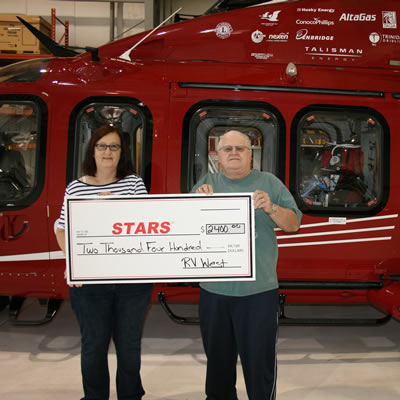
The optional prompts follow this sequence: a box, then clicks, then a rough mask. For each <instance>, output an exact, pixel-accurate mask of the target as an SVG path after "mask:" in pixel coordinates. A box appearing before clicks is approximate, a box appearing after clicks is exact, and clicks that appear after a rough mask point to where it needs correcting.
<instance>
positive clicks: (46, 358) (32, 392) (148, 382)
mask: <svg viewBox="0 0 400 400" xmlns="http://www.w3.org/2000/svg"><path fill="white" fill-rule="evenodd" d="M173 309H174V311H175V312H176V313H177V314H179V315H186V316H194V315H195V314H196V312H197V307H196V305H175V306H173ZM309 310H310V309H309V308H307V307H299V306H297V307H292V308H291V309H290V313H291V314H292V315H293V314H296V315H297V316H301V315H303V316H304V314H305V313H307V312H309ZM7 311H8V310H7V309H6V310H3V311H2V312H0V366H1V377H0V382H1V383H0V398H1V399H3V400H39V399H40V400H49V399H52V400H72V399H76V400H78V399H80V397H81V395H82V392H81V381H80V379H81V378H80V361H79V352H80V337H79V332H78V327H77V324H76V322H75V319H74V316H73V314H72V311H71V308H70V304H69V302H68V301H66V302H64V304H63V305H62V306H61V309H60V311H59V313H58V315H57V316H56V317H55V319H54V320H53V321H52V322H51V323H49V324H46V325H42V326H31V327H27V326H15V325H12V324H10V323H9V322H8V315H7ZM343 311H345V312H346V315H345V316H346V317H351V316H357V317H360V316H361V317H364V318H366V317H371V316H372V317H374V318H375V317H379V316H380V314H377V312H376V311H374V310H371V309H370V308H365V307H349V308H346V309H345V310H343V309H340V310H339V309H338V308H336V307H316V308H313V311H312V312H313V317H318V315H320V316H327V314H329V315H334V314H336V316H339V313H342V315H341V316H343ZM38 313H43V309H42V308H41V306H40V305H39V303H38V302H37V301H33V300H32V301H26V303H25V304H24V308H23V310H22V312H21V317H22V318H23V319H28V318H33V316H35V315H37V314H38ZM279 336H280V338H279V343H278V361H279V367H278V368H279V372H278V399H279V400H299V399H302V400H321V399H323V400H345V399H346V400H347V399H351V400H358V399H360V400H361V399H363V400H364V399H380V400H395V399H396V400H398V399H399V398H400V324H399V323H398V322H396V321H393V320H392V321H390V322H389V323H387V324H386V325H382V326H377V327H293V326H281V327H280V335H279ZM142 353H143V355H142V378H143V384H144V387H145V390H146V396H145V397H144V399H146V400H161V399H162V400H200V399H204V394H203V388H204V376H205V356H204V353H203V348H202V344H201V338H200V333H199V328H198V326H196V325H191V326H183V325H179V324H176V323H174V322H172V321H171V320H170V319H169V318H168V317H167V315H166V314H165V313H164V311H163V310H162V309H161V307H160V306H159V305H153V306H152V307H151V309H150V311H149V313H148V316H147V321H146V326H145V330H144V336H143V343H142ZM109 360H110V370H111V373H112V375H113V376H114V375H115V352H114V349H113V348H111V349H110V356H109ZM238 392H239V399H240V400H245V399H247V396H246V392H245V388H244V383H243V378H242V375H241V372H240V373H239V380H238ZM110 399H111V400H115V399H116V395H115V386H114V385H113V386H112V389H111V397H110Z"/></svg>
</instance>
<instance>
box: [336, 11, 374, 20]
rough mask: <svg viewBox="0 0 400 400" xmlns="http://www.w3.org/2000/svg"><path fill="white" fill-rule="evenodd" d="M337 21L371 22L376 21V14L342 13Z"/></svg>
mask: <svg viewBox="0 0 400 400" xmlns="http://www.w3.org/2000/svg"><path fill="white" fill-rule="evenodd" d="M339 21H346V22H352V21H354V22H373V21H376V14H366V13H360V14H350V13H343V14H342V15H341V16H340V18H339Z"/></svg>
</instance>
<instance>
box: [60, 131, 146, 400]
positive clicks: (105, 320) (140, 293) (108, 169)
mask: <svg viewBox="0 0 400 400" xmlns="http://www.w3.org/2000/svg"><path fill="white" fill-rule="evenodd" d="M83 172H84V173H85V176H83V177H82V178H80V179H78V180H75V181H73V182H71V183H70V184H69V185H68V186H67V188H66V190H65V195H74V196H80V195H81V196H82V195H93V194H97V195H109V194H115V195H119V196H120V195H136V194H147V190H146V188H145V186H144V183H143V181H142V179H141V178H140V177H138V176H136V175H133V174H131V172H130V170H129V162H128V154H127V149H126V146H125V143H124V139H123V136H122V135H121V133H120V132H119V131H118V130H117V129H116V128H115V127H113V126H108V125H104V126H101V127H100V128H98V129H96V130H95V131H94V133H93V135H92V137H91V139H90V141H89V143H88V146H87V149H86V154H85V159H84V162H83ZM64 229H65V225H64V208H62V210H61V215H60V218H59V219H58V221H57V222H56V236H57V241H58V244H59V246H60V247H61V249H62V250H63V251H64V252H65V230H64ZM69 290H70V292H69V293H70V299H71V305H72V308H73V310H74V312H75V314H76V317H77V320H78V323H79V327H80V331H81V336H82V350H81V370H82V381H83V389H84V393H85V397H84V398H83V399H82V400H86V399H87V400H89V399H91V400H92V399H96V400H106V399H108V398H109V392H110V389H109V387H110V376H109V371H108V361H107V355H108V347H109V344H110V341H111V338H112V339H113V341H114V344H115V350H116V354H117V394H118V399H124V400H139V399H141V398H142V396H143V395H144V390H143V386H142V382H141V378H140V342H141V333H142V326H143V320H144V316H145V312H146V308H147V306H148V304H149V302H150V297H151V292H152V284H117V285H112V284H100V285H98V284H93V285H73V286H71V287H70V289H69Z"/></svg>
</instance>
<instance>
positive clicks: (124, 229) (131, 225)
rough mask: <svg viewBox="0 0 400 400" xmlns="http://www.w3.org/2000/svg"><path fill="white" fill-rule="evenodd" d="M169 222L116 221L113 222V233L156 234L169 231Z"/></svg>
mask: <svg viewBox="0 0 400 400" xmlns="http://www.w3.org/2000/svg"><path fill="white" fill-rule="evenodd" d="M170 230H171V222H169V221H163V222H155V221H151V222H116V223H115V224H113V230H112V234H113V235H122V234H124V235H154V234H155V235H157V234H165V233H169V231H170Z"/></svg>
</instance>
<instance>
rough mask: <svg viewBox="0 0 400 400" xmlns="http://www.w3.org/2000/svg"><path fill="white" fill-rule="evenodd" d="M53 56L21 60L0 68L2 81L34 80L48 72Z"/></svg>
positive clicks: (0, 80) (0, 79)
mask: <svg viewBox="0 0 400 400" xmlns="http://www.w3.org/2000/svg"><path fill="white" fill-rule="evenodd" d="M50 60H51V58H42V59H33V60H26V61H20V62H17V63H14V64H11V65H7V66H6V67H3V68H0V82H34V81H37V80H39V79H40V78H41V77H42V76H43V74H44V73H45V72H47V64H48V63H49V61H50Z"/></svg>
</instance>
